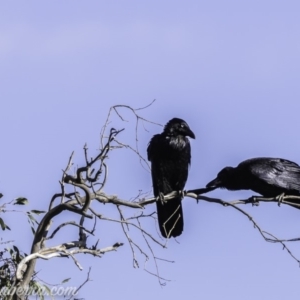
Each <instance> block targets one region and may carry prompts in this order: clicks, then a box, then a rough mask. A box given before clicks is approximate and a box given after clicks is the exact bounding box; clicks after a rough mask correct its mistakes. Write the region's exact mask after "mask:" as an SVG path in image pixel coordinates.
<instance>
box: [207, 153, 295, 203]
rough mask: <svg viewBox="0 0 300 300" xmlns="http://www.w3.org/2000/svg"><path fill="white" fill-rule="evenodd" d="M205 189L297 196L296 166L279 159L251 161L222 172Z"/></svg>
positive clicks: (227, 168)
mask: <svg viewBox="0 0 300 300" xmlns="http://www.w3.org/2000/svg"><path fill="white" fill-rule="evenodd" d="M206 187H208V188H226V189H228V190H252V191H254V192H257V193H259V194H261V195H262V196H264V197H277V196H280V195H282V194H285V195H293V196H300V166H299V165H297V164H296V163H294V162H292V161H289V160H286V159H282V158H267V157H259V158H252V159H248V160H245V161H243V162H241V163H240V164H239V165H238V166H237V167H236V168H232V167H226V168H224V169H223V170H221V171H220V172H219V174H218V176H217V178H216V179H214V180H212V181H211V182H209V183H208V184H207V185H206ZM289 202H294V203H299V202H297V201H296V200H294V201H293V200H290V199H289Z"/></svg>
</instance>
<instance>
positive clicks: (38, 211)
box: [31, 209, 45, 215]
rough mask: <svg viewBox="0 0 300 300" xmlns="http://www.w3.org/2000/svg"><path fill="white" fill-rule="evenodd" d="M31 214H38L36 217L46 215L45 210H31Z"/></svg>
mask: <svg viewBox="0 0 300 300" xmlns="http://www.w3.org/2000/svg"><path fill="white" fill-rule="evenodd" d="M31 212H32V213H33V214H36V215H40V214H44V213H45V211H44V210H36V209H33V210H31Z"/></svg>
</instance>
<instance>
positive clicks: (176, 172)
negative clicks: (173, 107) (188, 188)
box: [147, 118, 195, 238]
mask: <svg viewBox="0 0 300 300" xmlns="http://www.w3.org/2000/svg"><path fill="white" fill-rule="evenodd" d="M187 136H189V137H191V138H193V139H194V138H195V135H194V133H193V132H192V131H191V129H190V128H189V126H188V124H187V123H186V122H185V121H183V120H181V119H178V118H174V119H172V120H170V121H169V122H168V123H167V124H166V125H165V127H164V130H163V132H162V133H161V134H156V135H154V136H153V137H152V139H151V141H150V143H149V146H148V149H147V152H148V160H149V161H151V173H152V182H153V193H154V196H155V197H160V200H158V201H156V206H157V215H158V224H159V228H160V232H161V234H162V235H163V237H165V238H169V237H171V236H173V237H176V236H178V235H180V234H181V233H182V231H183V214H182V207H181V196H179V197H176V198H174V199H171V200H169V201H165V202H164V201H163V195H166V194H168V193H170V192H172V191H182V190H183V188H184V185H185V183H186V180H187V177H188V168H189V164H190V162H191V146H190V142H189V139H188V138H187Z"/></svg>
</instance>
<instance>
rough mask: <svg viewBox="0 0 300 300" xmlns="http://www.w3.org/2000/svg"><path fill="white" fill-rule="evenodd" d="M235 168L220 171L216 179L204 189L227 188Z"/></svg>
mask: <svg viewBox="0 0 300 300" xmlns="http://www.w3.org/2000/svg"><path fill="white" fill-rule="evenodd" d="M234 169H235V168H232V167H226V168H224V169H222V170H221V171H220V172H219V173H218V175H217V177H216V178H215V179H214V180H212V181H211V182H209V183H208V184H207V185H206V187H207V188H215V189H216V188H228V187H229V186H228V185H230V183H231V179H232V174H233V172H234Z"/></svg>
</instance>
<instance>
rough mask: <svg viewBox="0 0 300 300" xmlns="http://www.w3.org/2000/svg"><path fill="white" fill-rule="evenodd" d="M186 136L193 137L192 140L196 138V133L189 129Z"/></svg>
mask: <svg viewBox="0 0 300 300" xmlns="http://www.w3.org/2000/svg"><path fill="white" fill-rule="evenodd" d="M185 135H186V136H189V137H191V138H192V139H195V138H196V136H195V134H194V132H193V131H192V130H191V129H189V128H187V130H186V133H185Z"/></svg>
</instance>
